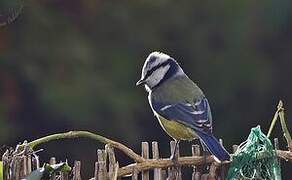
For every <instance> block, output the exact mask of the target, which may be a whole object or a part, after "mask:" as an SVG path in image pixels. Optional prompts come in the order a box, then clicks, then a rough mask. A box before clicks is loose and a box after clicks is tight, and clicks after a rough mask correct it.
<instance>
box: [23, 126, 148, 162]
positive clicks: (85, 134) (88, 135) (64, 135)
mask: <svg viewBox="0 0 292 180" xmlns="http://www.w3.org/2000/svg"><path fill="white" fill-rule="evenodd" d="M73 138H89V139H93V140H96V141H99V142H101V143H104V144H109V145H110V146H112V147H114V148H117V149H119V150H121V151H122V152H124V153H125V154H126V155H128V156H129V157H130V158H132V159H133V160H134V161H135V162H143V161H145V159H144V158H143V157H141V156H140V155H138V154H136V153H135V152H134V151H133V150H131V149H130V148H128V147H127V146H125V145H123V144H121V143H119V142H116V141H113V140H111V139H108V138H106V137H103V136H100V135H98V134H94V133H91V132H88V131H69V132H66V133H58V134H52V135H48V136H45V137H42V138H39V139H37V140H34V141H31V142H29V143H28V146H29V147H30V148H32V149H33V148H35V147H36V146H39V145H41V144H44V143H47V142H49V141H54V140H59V139H73ZM20 146H21V147H22V145H20Z"/></svg>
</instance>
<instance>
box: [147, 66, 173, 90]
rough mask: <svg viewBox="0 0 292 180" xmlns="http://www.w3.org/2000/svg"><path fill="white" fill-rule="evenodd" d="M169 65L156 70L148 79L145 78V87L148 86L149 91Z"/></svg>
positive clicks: (163, 74)
mask: <svg viewBox="0 0 292 180" xmlns="http://www.w3.org/2000/svg"><path fill="white" fill-rule="evenodd" d="M169 68H170V65H169V64H168V65H166V66H162V67H160V68H158V69H156V70H155V71H154V72H153V73H152V74H151V75H150V76H149V77H148V78H147V80H146V81H147V86H149V88H150V89H152V88H153V87H155V86H156V85H157V84H158V83H159V82H160V81H161V80H162V79H163V78H164V76H165V74H166V73H167V71H168V70H169Z"/></svg>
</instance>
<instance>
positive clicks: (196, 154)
mask: <svg viewBox="0 0 292 180" xmlns="http://www.w3.org/2000/svg"><path fill="white" fill-rule="evenodd" d="M220 143H221V144H222V143H223V142H222V140H220ZM274 144H275V147H276V148H278V147H279V144H278V139H277V138H276V139H275V140H274ZM174 148H175V142H174V141H170V154H171V153H172V152H173V151H174ZM232 148H233V152H235V151H236V150H237V148H238V146H237V145H233V146H232ZM190 150H191V154H192V156H187V157H180V149H179V146H178V148H177V151H176V154H175V156H176V157H177V158H179V159H181V161H182V162H185V163H184V164H185V165H181V164H178V165H177V166H173V165H171V166H168V167H166V168H165V167H163V165H164V164H163V163H169V162H170V161H171V160H169V159H163V158H161V155H160V151H159V144H158V142H155V141H154V142H151V143H148V142H142V143H141V156H142V157H143V158H144V159H145V162H142V163H133V164H131V165H128V166H125V167H119V162H118V161H117V158H116V155H115V152H114V151H115V149H114V148H113V147H111V146H110V145H106V146H105V148H104V149H98V150H97V158H96V159H97V161H96V162H95V166H94V167H95V170H94V175H93V178H91V179H90V180H117V179H119V180H120V179H124V177H127V179H129V177H130V178H131V179H132V180H138V179H142V180H150V179H154V180H182V178H183V172H184V171H183V170H182V169H188V172H190V171H191V178H192V180H215V179H216V180H224V178H225V176H226V174H227V170H228V164H220V165H218V163H217V164H216V163H213V161H210V157H211V156H209V155H207V154H206V152H203V151H201V148H200V145H198V144H195V145H192V146H191V148H190ZM192 158H193V159H195V160H196V159H202V158H204V159H205V161H203V162H201V163H198V165H190V164H192V163H189V162H188V161H187V160H188V159H192ZM151 160H153V161H151ZM154 160H156V163H157V162H158V164H157V166H156V167H155V168H150V170H149V168H148V167H149V166H151V162H154ZM160 160H161V161H160ZM2 161H3V175H4V177H3V178H4V180H22V179H26V177H27V176H28V175H29V174H31V173H32V172H33V171H35V170H36V169H39V168H41V166H40V161H39V156H38V155H37V152H33V151H32V150H31V149H30V148H29V147H28V146H24V148H23V149H22V150H21V151H20V150H19V149H17V148H16V149H15V150H14V149H8V150H7V151H6V152H5V153H4V154H3V156H2ZM198 162H199V161H198ZM57 163H58V161H57V160H56V158H54V157H52V158H51V159H50V161H49V164H50V165H55V164H57ZM159 163H161V164H159ZM160 167H162V168H160ZM145 169H147V170H145ZM81 170H82V164H81V162H80V161H74V165H73V167H72V168H71V171H70V172H57V173H54V174H53V175H52V176H51V177H50V179H51V180H81V179H82V177H81ZM129 171H130V172H129Z"/></svg>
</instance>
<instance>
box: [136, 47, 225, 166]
mask: <svg viewBox="0 0 292 180" xmlns="http://www.w3.org/2000/svg"><path fill="white" fill-rule="evenodd" d="M136 85H145V88H146V90H147V91H148V93H149V95H148V100H149V104H150V107H151V109H152V111H153V113H154V115H155V116H156V117H157V119H158V121H159V123H160V125H161V126H162V128H163V130H164V131H165V132H166V133H167V134H168V135H169V136H171V137H172V138H173V139H174V140H175V142H176V145H177V144H178V142H179V141H180V140H193V139H197V138H198V139H199V140H200V141H201V143H202V145H203V146H205V147H207V149H208V150H209V151H210V152H211V153H212V154H213V155H214V156H215V157H216V159H217V160H220V161H224V160H229V159H230V155H229V153H228V152H227V151H226V150H225V149H224V147H223V146H222V145H221V144H220V143H219V142H218V140H217V139H216V138H215V137H214V136H213V134H212V116H211V110H210V106H209V103H208V100H207V98H206V97H205V95H204V93H203V92H202V90H201V89H200V88H199V87H198V86H197V84H195V83H194V82H193V81H192V80H191V79H190V78H189V77H188V76H187V75H186V74H185V73H184V71H183V69H182V68H181V67H180V65H179V64H178V63H177V61H176V60H175V59H174V58H172V57H170V56H169V55H167V54H164V53H161V52H153V53H151V54H150V55H149V56H148V57H147V59H146V61H145V63H144V66H143V69H142V76H141V79H140V80H139V81H138V82H137V84H136ZM175 149H176V148H175ZM174 153H175V152H173V154H172V155H171V158H172V159H173V158H174Z"/></svg>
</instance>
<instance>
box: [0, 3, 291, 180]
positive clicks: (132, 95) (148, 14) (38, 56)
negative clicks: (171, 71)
mask: <svg viewBox="0 0 292 180" xmlns="http://www.w3.org/2000/svg"><path fill="white" fill-rule="evenodd" d="M14 1H15V2H16V1H17V0H14ZM18 3H24V7H23V11H22V12H21V14H20V16H19V17H18V18H17V19H16V20H15V21H14V22H12V23H10V24H9V25H6V26H3V27H0V144H1V145H8V146H15V145H16V144H17V143H19V142H23V141H24V140H34V139H36V138H38V137H42V136H44V135H48V134H51V133H56V132H64V131H68V130H88V131H92V132H95V133H98V134H101V135H104V136H106V137H109V138H111V139H113V140H117V141H120V142H122V143H124V144H126V145H128V146H129V147H131V148H133V149H134V150H135V151H136V152H140V145H141V141H149V142H150V141H154V140H155V141H158V142H159V143H160V146H161V153H162V154H163V156H164V157H168V156H169V146H168V143H169V140H170V138H169V137H168V136H167V135H166V134H165V133H164V132H163V130H162V129H161V128H160V126H159V124H158V122H157V120H156V119H155V118H154V117H153V113H152V112H151V109H150V107H149V105H148V102H147V97H146V96H147V94H146V92H145V91H144V90H143V88H137V87H136V86H135V82H136V81H137V80H138V79H139V78H140V73H141V68H142V65H143V63H144V60H145V58H146V57H147V55H148V54H149V53H150V52H152V51H155V50H158V51H162V52H165V53H168V54H170V55H171V56H173V57H174V58H175V59H177V60H178V61H179V62H180V64H181V66H182V67H183V68H184V70H185V72H186V73H187V74H188V75H189V76H190V77H191V78H192V79H193V80H194V81H196V82H197V83H198V84H199V86H200V87H201V88H202V89H203V90H204V92H205V94H206V95H207V97H208V99H209V102H210V104H211V108H212V111H213V118H214V121H215V122H214V129H215V134H216V136H217V137H220V138H223V139H224V144H225V146H226V147H227V148H228V149H229V150H231V145H232V144H239V143H240V142H242V141H244V140H245V139H246V138H247V136H248V134H249V132H250V129H251V128H252V127H254V126H256V125H261V127H262V130H263V131H264V132H267V130H268V127H269V123H270V120H271V118H272V116H273V114H274V112H275V109H276V105H277V103H278V100H280V99H282V100H284V104H285V108H286V117H287V118H289V117H290V116H291V115H290V114H291V112H292V94H291V93H290V92H291V91H292V84H291V75H292V74H291V66H292V61H291V57H292V33H291V32H292V23H291V22H292V1H290V0H281V1H278V0H265V1H263V0H259V1H254V0H237V1H233V0H221V1H208V0H207V1H201V0H197V1H179V2H178V1H174V0H172V1H167V0H155V1H154V0H153V1H144V0H141V1H103V0H83V1H82V0H26V1H18ZM0 9H1V10H2V11H4V10H5V7H4V6H2V7H0ZM289 126H290V127H292V123H291V122H289ZM273 137H279V139H280V142H281V144H282V148H285V146H286V144H285V141H284V138H283V137H282V135H281V130H280V126H279V125H277V127H276V130H275V131H274V133H273ZM102 146H103V145H102V144H98V143H96V142H94V141H91V140H84V139H76V140H65V141H62V142H60V141H59V142H51V143H48V144H46V145H43V146H42V147H40V148H44V149H45V150H44V151H43V152H41V153H40V155H41V156H42V160H43V161H48V159H49V157H50V156H56V157H57V158H58V159H59V160H63V161H64V160H66V159H67V158H68V159H69V162H72V160H75V159H78V160H82V162H83V164H82V165H83V167H82V168H83V175H84V177H90V176H92V175H93V169H94V161H95V160H96V155H95V154H96V149H97V148H98V147H99V148H101V147H102ZM183 152H185V153H186V154H189V153H190V145H186V148H185V149H184V150H183ZM119 159H120V161H121V162H122V164H125V163H127V162H129V160H127V158H126V157H125V156H124V155H122V154H121V153H120V157H119ZM289 168H290V169H291V164H287V163H285V164H284V166H283V172H284V173H283V174H284V175H285V176H284V177H291V176H292V172H291V171H290V172H288V169H289ZM284 179H287V178H284Z"/></svg>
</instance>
